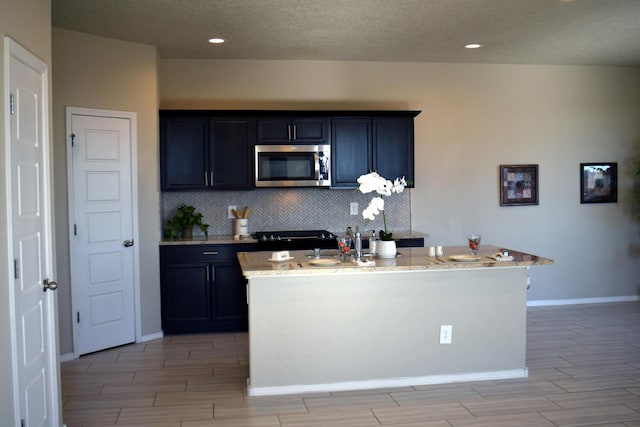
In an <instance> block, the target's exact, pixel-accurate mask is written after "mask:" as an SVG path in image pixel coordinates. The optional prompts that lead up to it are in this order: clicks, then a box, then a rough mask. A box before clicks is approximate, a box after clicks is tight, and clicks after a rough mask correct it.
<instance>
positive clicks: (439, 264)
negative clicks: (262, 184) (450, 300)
mask: <svg viewBox="0 0 640 427" xmlns="http://www.w3.org/2000/svg"><path fill="white" fill-rule="evenodd" d="M504 251H508V253H509V256H511V257H512V259H511V260H509V261H506V260H505V261H503V260H500V261H498V260H496V259H493V258H491V256H493V255H495V254H497V253H498V252H500V253H503V252H504ZM398 253H399V254H398V256H396V257H395V258H389V259H381V258H373V259H372V258H369V257H365V258H364V259H366V260H371V261H373V263H374V264H373V265H372V264H371V262H369V263H365V264H367V265H358V264H356V263H355V262H353V261H352V260H347V261H342V262H338V259H337V258H336V257H335V255H337V251H333V250H323V251H322V259H327V260H335V262H336V263H335V265H325V266H316V265H313V262H314V258H313V251H291V252H290V255H291V256H292V257H293V259H290V260H288V261H284V262H274V261H270V258H271V257H272V252H239V253H238V259H239V261H240V266H241V267H242V272H243V274H244V275H245V276H246V277H254V276H265V275H293V274H302V275H304V274H353V273H359V272H375V271H380V272H383V271H409V270H445V269H446V270H452V269H476V268H505V267H510V268H513V267H522V266H531V265H550V264H553V260H552V259H549V258H543V257H541V256H538V255H533V254H529V253H525V252H519V251H516V250H513V249H509V248H504V247H498V246H491V245H482V246H481V248H480V251H479V252H478V257H479V259H478V260H472V261H471V260H462V261H461V260H460V258H464V256H468V255H470V253H469V249H468V248H467V247H466V246H445V247H444V254H443V256H441V257H430V256H429V254H428V248H399V249H398ZM460 256H463V257H460Z"/></svg>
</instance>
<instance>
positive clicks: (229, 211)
mask: <svg viewBox="0 0 640 427" xmlns="http://www.w3.org/2000/svg"><path fill="white" fill-rule="evenodd" d="M233 209H237V208H236V205H229V206H227V217H228V218H229V219H234V218H235V217H236V216H235V215H234V214H233V212H231V211H232V210H233Z"/></svg>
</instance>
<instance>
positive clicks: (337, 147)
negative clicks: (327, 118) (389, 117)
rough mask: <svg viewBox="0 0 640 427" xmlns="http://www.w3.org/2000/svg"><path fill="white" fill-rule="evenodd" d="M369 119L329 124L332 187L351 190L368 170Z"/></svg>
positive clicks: (345, 118) (351, 119) (370, 133)
mask: <svg viewBox="0 0 640 427" xmlns="http://www.w3.org/2000/svg"><path fill="white" fill-rule="evenodd" d="M371 150H372V132H371V119H368V118H360V117H341V118H334V119H333V120H332V121H331V186H332V187H334V188H354V187H356V186H357V183H356V180H357V179H358V177H359V176H360V175H362V174H365V173H368V172H369V171H370V170H371V163H372V151H371Z"/></svg>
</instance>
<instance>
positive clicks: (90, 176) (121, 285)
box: [67, 109, 136, 356]
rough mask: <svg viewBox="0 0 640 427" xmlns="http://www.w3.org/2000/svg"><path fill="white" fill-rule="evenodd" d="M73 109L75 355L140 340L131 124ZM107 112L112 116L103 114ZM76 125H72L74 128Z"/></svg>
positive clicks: (71, 191)
mask: <svg viewBox="0 0 640 427" xmlns="http://www.w3.org/2000/svg"><path fill="white" fill-rule="evenodd" d="M75 111H76V112H74V109H68V112H67V117H68V127H69V129H68V130H69V135H70V137H71V138H70V142H71V146H70V148H69V150H70V151H69V154H70V157H69V167H70V170H69V177H70V186H69V197H70V200H69V201H70V207H69V212H70V214H69V217H70V218H69V221H70V233H71V236H70V240H71V254H72V257H71V269H72V271H71V286H72V307H73V316H74V319H73V320H74V325H75V327H74V332H75V333H74V352H75V354H76V355H77V356H79V355H81V354H86V353H91V352H94V351H98V350H103V349H106V348H110V347H115V346H118V345H122V344H127V343H130V342H133V341H135V337H136V334H135V318H134V315H135V300H134V298H135V292H134V286H135V283H134V282H135V271H134V258H135V257H134V247H133V245H134V244H135V238H134V215H133V186H132V176H131V175H132V169H131V166H132V155H131V149H132V145H131V135H132V121H131V120H130V119H129V118H122V117H110V116H108V114H109V113H108V112H104V111H102V110H96V112H99V111H101V112H102V114H103V115H100V116H98V115H89V114H88V113H91V112H92V111H91V110H89V111H86V110H85V112H84V113H78V112H77V109H76V110H75ZM104 114H107V116H105V115H104ZM69 122H70V123H69Z"/></svg>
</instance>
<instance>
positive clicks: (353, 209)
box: [349, 202, 358, 215]
mask: <svg viewBox="0 0 640 427" xmlns="http://www.w3.org/2000/svg"><path fill="white" fill-rule="evenodd" d="M349 212H350V213H351V215H358V202H351V204H350V205H349Z"/></svg>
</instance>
